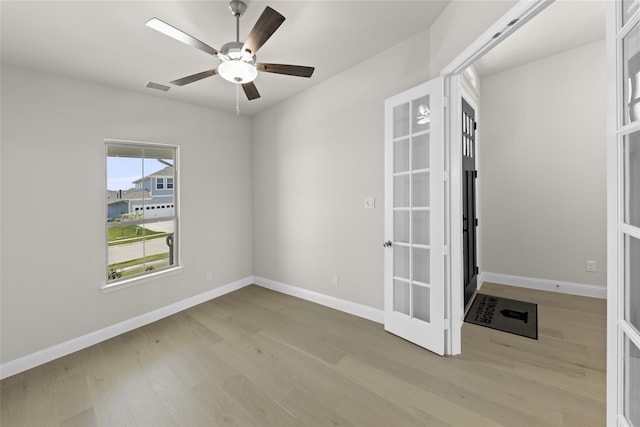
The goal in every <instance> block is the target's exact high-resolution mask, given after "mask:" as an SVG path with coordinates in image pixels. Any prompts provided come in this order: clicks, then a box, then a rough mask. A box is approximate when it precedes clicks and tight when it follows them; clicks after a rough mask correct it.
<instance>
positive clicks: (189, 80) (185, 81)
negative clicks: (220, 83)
mask: <svg viewBox="0 0 640 427" xmlns="http://www.w3.org/2000/svg"><path fill="white" fill-rule="evenodd" d="M216 74H218V69H217V68H214V69H213V70H207V71H203V72H201V73H197V74H193V75H191V76H187V77H183V78H181V79H178V80H174V81H172V82H170V83H171V84H174V85H176V86H184V85H186V84H189V83H193V82H197V81H198V80H202V79H204V78H206V77H210V76H215V75H216Z"/></svg>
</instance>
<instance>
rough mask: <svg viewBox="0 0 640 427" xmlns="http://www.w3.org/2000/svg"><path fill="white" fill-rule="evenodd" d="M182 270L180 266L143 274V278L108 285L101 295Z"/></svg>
mask: <svg viewBox="0 0 640 427" xmlns="http://www.w3.org/2000/svg"><path fill="white" fill-rule="evenodd" d="M183 269H184V267H182V266H179V267H172V268H167V269H165V270H162V271H157V272H155V273H149V274H145V275H144V276H141V277H132V278H131V279H125V280H121V281H118V282H115V283H108V284H106V285H104V286H103V287H102V288H100V289H101V290H102V293H105V294H106V293H109V292H114V291H119V290H121V289H126V288H130V287H131V286H136V285H139V284H142V283H146V282H150V281H153V280H158V279H161V278H163V277H166V276H173V275H174V274H178V273H182V270H183Z"/></svg>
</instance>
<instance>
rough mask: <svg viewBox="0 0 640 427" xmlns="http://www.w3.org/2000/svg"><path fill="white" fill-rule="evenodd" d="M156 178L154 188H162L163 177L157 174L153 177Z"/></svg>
mask: <svg viewBox="0 0 640 427" xmlns="http://www.w3.org/2000/svg"><path fill="white" fill-rule="evenodd" d="M155 180H156V190H164V177H163V176H158V177H156V178H155Z"/></svg>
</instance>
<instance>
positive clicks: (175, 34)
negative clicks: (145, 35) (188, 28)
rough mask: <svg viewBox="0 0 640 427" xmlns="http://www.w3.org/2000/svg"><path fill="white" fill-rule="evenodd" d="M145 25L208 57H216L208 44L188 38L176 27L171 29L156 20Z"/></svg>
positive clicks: (191, 37) (188, 36) (169, 26)
mask: <svg viewBox="0 0 640 427" xmlns="http://www.w3.org/2000/svg"><path fill="white" fill-rule="evenodd" d="M145 25H146V26H147V27H149V28H153V29H154V30H156V31H160V32H161V33H162V34H164V35H167V36H169V37H171V38H174V39H176V40H178V41H180V42H182V43H184V44H187V45H189V46H193V47H195V48H196V49H200V50H201V51H203V52H206V53H208V54H209V55H216V54H217V53H218V51H217V50H215V49H214V48H212V47H211V46H209V45H208V44H206V43H203V42H201V41H200V40H198V39H197V38H195V37H193V36H190V35H189V34H187V33H185V32H184V31H180V30H179V29H177V28H176V27H173V26H171V25H169V24H167V23H166V22H164V21H162V20H160V19H158V18H151V19H149V20H148V21H147V22H146V24H145Z"/></svg>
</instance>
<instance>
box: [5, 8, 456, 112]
mask: <svg viewBox="0 0 640 427" xmlns="http://www.w3.org/2000/svg"><path fill="white" fill-rule="evenodd" d="M447 1H448V0H445V1H433V0H429V1H335V0H332V1H309V0H298V1H257V0H248V1H247V4H248V9H247V11H246V13H245V15H244V16H243V17H242V18H241V20H240V40H244V38H245V37H246V35H247V34H248V32H249V31H250V29H251V28H252V27H253V25H254V23H255V22H256V20H257V19H258V16H259V15H260V14H261V13H262V11H263V10H264V8H265V6H267V5H269V6H270V7H272V8H274V9H275V10H277V11H278V12H280V13H281V14H283V15H284V16H285V17H286V21H285V22H284V23H283V24H282V26H281V27H280V28H279V29H278V30H277V31H276V32H275V34H274V35H273V36H272V37H271V38H270V39H269V40H268V41H267V42H266V44H265V45H264V46H263V47H262V48H261V49H260V51H259V52H258V55H257V56H258V61H259V62H272V63H283V64H296V65H309V66H315V67H316V70H315V73H314V75H313V76H312V77H311V79H306V78H301V77H291V76H283V75H277V74H269V73H260V75H259V76H258V79H257V80H256V82H255V84H256V86H257V88H258V90H259V91H260V94H261V98H260V99H257V100H254V101H247V100H246V98H245V97H244V94H243V93H242V91H241V93H240V94H241V104H240V108H241V113H242V114H243V115H253V114H256V113H258V112H260V111H263V110H265V109H267V108H269V107H270V106H272V105H275V104H277V103H279V102H282V101H283V100H285V99H287V98H290V97H292V96H294V95H295V94H296V93H298V92H301V91H303V90H305V89H308V88H309V87H311V86H313V85H316V84H318V83H320V82H322V81H323V80H326V79H328V78H329V77H331V76H333V75H336V74H338V73H340V72H342V71H344V70H346V69H348V68H350V67H351V66H353V65H355V64H357V63H359V62H362V61H363V60H365V59H367V58H369V57H371V56H373V55H375V54H377V53H379V52H381V51H383V50H385V49H387V48H389V47H391V46H393V45H395V44H397V43H399V42H401V41H402V40H404V39H406V38H408V37H410V36H412V35H414V34H416V33H418V32H420V31H423V30H425V29H427V28H428V27H429V26H430V25H431V23H432V22H433V21H434V20H435V19H436V18H437V17H438V15H439V14H440V13H441V12H442V10H443V9H444V8H445V7H446V4H447ZM228 4H229V3H228V1H227V0H224V1H219V0H218V1H158V0H155V1H114V0H111V1H90V0H87V1H64V2H63V1H37V2H36V1H25V0H21V1H6V0H2V2H1V3H0V7H1V9H0V13H1V33H0V36H1V59H2V63H4V64H9V65H13V66H18V67H24V68H28V69H36V70H44V71H46V72H49V73H52V74H57V75H62V76H68V77H72V78H77V79H81V80H86V81H91V82H96V83H100V84H104V85H108V86H112V87H116V88H121V89H125V90H130V91H137V92H142V93H147V94H151V95H154V96H160V97H163V98H170V99H174V100H180V101H184V102H189V103H194V104H199V105H204V106H209V107H213V108H216V109H221V110H226V111H230V112H233V111H235V99H236V98H235V97H236V91H235V87H234V85H233V84H231V83H228V82H226V81H224V80H223V79H222V78H220V77H219V76H214V77H210V78H206V79H204V80H201V81H198V82H194V83H192V84H189V85H186V86H183V87H177V86H172V87H171V89H170V91H169V92H167V93H163V92H158V91H154V90H151V89H147V88H145V87H144V86H145V85H146V83H147V82H148V81H153V82H156V83H161V84H165V85H168V82H170V81H171V80H175V79H177V78H181V77H184V76H187V75H191V74H195V73H197V72H200V71H205V70H208V69H211V68H215V67H217V65H218V63H219V61H218V59H217V58H214V57H212V56H210V55H207V54H206V53H204V52H201V51H199V50H197V49H195V48H193V47H190V46H187V45H184V44H182V43H180V42H177V41H175V40H173V39H171V38H169V37H167V36H165V35H163V34H161V33H159V32H157V31H154V30H152V29H150V28H148V27H146V26H145V25H144V24H145V22H146V21H147V20H148V19H150V18H152V17H158V18H160V19H162V20H164V21H166V22H167V23H169V24H171V25H173V26H175V27H177V28H179V29H181V30H182V31H184V32H186V33H188V34H191V35H192V36H194V37H196V38H198V39H200V40H202V41H203V42H205V43H207V44H209V45H210V46H212V47H214V48H216V49H219V48H220V47H221V46H222V45H223V44H224V43H226V42H228V41H233V40H235V25H236V24H235V18H234V17H233V16H232V14H231V12H230V11H229V8H228Z"/></svg>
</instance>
